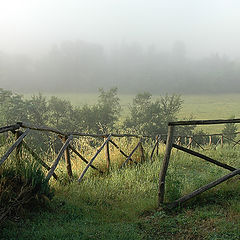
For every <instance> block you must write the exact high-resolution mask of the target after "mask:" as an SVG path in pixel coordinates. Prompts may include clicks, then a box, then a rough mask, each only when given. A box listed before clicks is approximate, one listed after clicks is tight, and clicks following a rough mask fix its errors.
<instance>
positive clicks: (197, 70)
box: [0, 41, 240, 94]
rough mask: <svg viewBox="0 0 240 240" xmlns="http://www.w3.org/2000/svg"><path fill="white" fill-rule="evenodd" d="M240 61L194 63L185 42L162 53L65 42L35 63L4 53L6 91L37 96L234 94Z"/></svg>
mask: <svg viewBox="0 0 240 240" xmlns="http://www.w3.org/2000/svg"><path fill="white" fill-rule="evenodd" d="M239 77H240V63H239V62H238V61H237V60H235V61H233V60H230V59H229V58H228V57H226V56H222V55H220V54H212V55H210V56H207V57H204V58H199V59H193V58H190V57H189V56H188V54H187V48H186V46H185V45H184V43H182V42H176V43H175V44H174V45H173V47H172V49H170V50H165V51H161V50H159V49H157V48H156V47H154V46H149V47H147V48H143V47H142V46H141V45H139V44H137V43H122V44H120V45H119V46H116V47H114V48H113V49H112V50H109V51H106V50H105V49H104V48H103V47H102V46H101V45H98V44H93V43H89V42H84V41H67V42H64V43H62V44H58V45H55V46H53V47H52V48H51V49H50V50H49V51H48V52H47V53H46V54H42V55H41V56H38V57H36V58H35V59H33V58H32V57H29V56H28V55H23V54H22V55H10V54H6V53H3V52H1V51H0V82H1V84H2V85H1V86H2V87H3V88H7V89H9V88H11V89H13V87H14V88H15V90H21V91H23V90H24V91H29V92H32V91H34V92H36V90H37V91H50V92H56V91H58V92H62V91H65V89H68V91H70V92H71V91H77V92H92V91H94V92H96V89H97V88H100V87H101V86H109V87H114V86H117V87H118V89H119V91H120V92H121V93H131V94H132V93H134V94H135V93H137V92H142V91H149V92H151V93H153V94H158V93H165V92H169V93H174V92H178V93H192V94H193V93H232V92H239V89H240V81H239Z"/></svg>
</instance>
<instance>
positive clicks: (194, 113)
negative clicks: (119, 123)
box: [25, 93, 240, 133]
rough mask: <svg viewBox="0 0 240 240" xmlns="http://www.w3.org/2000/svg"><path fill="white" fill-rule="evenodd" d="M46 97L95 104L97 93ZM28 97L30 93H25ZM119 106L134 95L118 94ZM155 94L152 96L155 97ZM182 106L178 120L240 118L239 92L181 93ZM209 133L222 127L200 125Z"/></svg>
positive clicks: (77, 103)
mask: <svg viewBox="0 0 240 240" xmlns="http://www.w3.org/2000/svg"><path fill="white" fill-rule="evenodd" d="M44 95H46V96H47V97H49V96H52V95H55V96H58V97H60V98H63V99H66V100H69V101H71V103H72V104H74V105H75V106H82V105H84V104H90V105H91V104H95V103H96V102H97V97H98V94H97V93H96V94H94V93H93V94H87V93H81V94H76V93H71V94H69V93H54V94H50V93H48V94H44ZM25 96H26V97H30V96H31V94H26V95H25ZM119 97H120V102H121V106H122V108H123V111H122V115H123V116H125V115H126V114H127V112H128V106H129V104H130V103H131V102H132V99H133V98H134V95H121V94H120V95H119ZM156 98H157V95H154V96H153V99H156ZM182 99H183V101H184V102H183V108H182V110H181V112H180V113H179V120H181V119H185V118H189V117H192V118H193V119H225V118H226V119H227V118H230V117H231V116H235V117H236V118H240V107H239V105H240V94H212V95H182ZM201 128H202V129H203V130H206V131H208V132H209V133H217V132H220V131H221V130H222V128H223V126H221V125H214V126H211V127H209V126H206V127H201Z"/></svg>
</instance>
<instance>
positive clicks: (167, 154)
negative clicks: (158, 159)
mask: <svg viewBox="0 0 240 240" xmlns="http://www.w3.org/2000/svg"><path fill="white" fill-rule="evenodd" d="M173 133H174V126H171V125H169V126H168V136H167V143H166V152H165V156H164V160H163V163H162V168H161V171H160V174H159V188H158V207H160V206H161V205H162V204H163V201H164V193H165V177H166V174H167V169H168V164H169V159H170V155H171V150H172V144H173Z"/></svg>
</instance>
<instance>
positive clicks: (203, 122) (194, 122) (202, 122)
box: [168, 118, 240, 126]
mask: <svg viewBox="0 0 240 240" xmlns="http://www.w3.org/2000/svg"><path fill="white" fill-rule="evenodd" d="M225 123H240V118H236V119H217V120H192V121H177V122H169V123H168V126H181V125H211V124H225Z"/></svg>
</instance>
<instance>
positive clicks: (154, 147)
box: [150, 135, 159, 160]
mask: <svg viewBox="0 0 240 240" xmlns="http://www.w3.org/2000/svg"><path fill="white" fill-rule="evenodd" d="M158 141H159V140H158V135H157V136H156V142H155V144H154V146H153V150H152V152H151V155H150V159H151V160H152V158H153V154H154V151H155V149H156V147H157V145H158Z"/></svg>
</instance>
